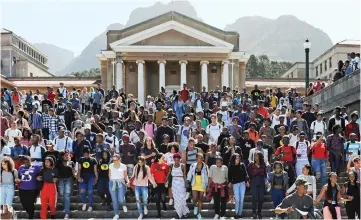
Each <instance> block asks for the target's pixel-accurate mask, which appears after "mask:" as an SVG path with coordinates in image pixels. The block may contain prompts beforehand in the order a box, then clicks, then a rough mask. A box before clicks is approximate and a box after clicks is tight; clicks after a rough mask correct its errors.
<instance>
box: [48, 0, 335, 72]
mask: <svg viewBox="0 0 361 220" xmlns="http://www.w3.org/2000/svg"><path fill="white" fill-rule="evenodd" d="M169 11H176V12H179V13H181V14H184V15H186V16H188V17H191V18H193V19H197V20H199V21H202V19H201V18H199V17H198V14H197V11H196V10H195V8H194V7H193V6H192V5H191V4H190V3H189V2H188V1H173V2H169V3H168V4H163V3H160V2H156V3H155V4H154V5H152V6H149V7H139V8H136V9H134V10H133V11H132V12H131V14H130V15H129V20H128V21H127V22H126V23H125V25H122V24H120V23H113V24H110V25H109V26H108V27H107V28H106V29H105V31H104V32H102V33H100V34H99V35H98V36H96V37H95V38H94V39H93V40H92V41H91V42H89V44H88V45H87V46H86V47H85V48H84V49H83V51H82V52H81V54H80V55H79V56H77V57H74V58H73V59H72V60H71V61H70V62H69V63H68V64H67V65H66V66H64V68H62V69H61V70H59V71H56V72H55V74H57V75H65V74H69V73H71V72H75V71H82V70H87V69H90V68H96V67H99V65H100V64H99V61H98V60H97V58H96V54H98V53H99V52H100V51H101V50H103V49H106V33H107V31H108V30H121V29H123V28H127V27H129V26H132V25H135V24H137V23H140V22H143V21H145V20H148V19H151V18H154V17H156V16H159V15H161V14H164V13H167V12H169ZM202 22H204V21H202ZM209 25H212V24H209ZM223 30H225V31H237V32H238V33H239V34H240V50H242V51H246V53H247V54H248V55H251V54H255V55H262V54H265V55H267V56H268V57H269V58H270V60H284V61H290V62H295V61H300V60H304V49H303V42H304V40H305V39H306V38H308V39H309V40H310V41H311V42H312V49H311V53H310V58H311V60H312V59H314V58H315V57H317V56H318V55H320V54H321V53H323V52H324V51H325V50H327V49H328V48H330V47H331V46H332V45H333V44H332V41H331V39H330V37H329V36H328V35H327V34H326V33H325V32H323V31H322V30H321V29H319V28H316V27H314V26H312V25H310V24H308V23H306V22H305V21H302V20H299V19H298V18H297V17H295V16H293V15H281V16H279V17H278V18H276V19H270V18H265V17H262V16H243V17H240V18H238V19H237V20H235V22H234V23H232V24H227V25H226V26H225V28H224V29H223ZM50 58H51V57H49V59H50Z"/></svg>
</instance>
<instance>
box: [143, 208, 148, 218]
mask: <svg viewBox="0 0 361 220" xmlns="http://www.w3.org/2000/svg"><path fill="white" fill-rule="evenodd" d="M144 215H148V208H147V207H146V206H144ZM142 216H143V215H142Z"/></svg>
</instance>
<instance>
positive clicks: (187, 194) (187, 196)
mask: <svg viewBox="0 0 361 220" xmlns="http://www.w3.org/2000/svg"><path fill="white" fill-rule="evenodd" d="M189 195H190V193H189V192H187V193H186V200H188V199H189Z"/></svg>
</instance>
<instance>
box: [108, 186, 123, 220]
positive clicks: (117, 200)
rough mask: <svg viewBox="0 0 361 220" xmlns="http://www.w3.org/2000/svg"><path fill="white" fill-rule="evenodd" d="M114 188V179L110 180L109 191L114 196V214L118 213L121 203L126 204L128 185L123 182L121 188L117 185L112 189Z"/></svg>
mask: <svg viewBox="0 0 361 220" xmlns="http://www.w3.org/2000/svg"><path fill="white" fill-rule="evenodd" d="M112 188H113V181H109V192H110V195H111V197H112V202H113V211H114V215H118V211H119V204H120V205H121V206H124V205H125V192H126V187H125V185H123V184H122V185H121V187H120V188H118V187H115V190H114V191H113V190H112Z"/></svg>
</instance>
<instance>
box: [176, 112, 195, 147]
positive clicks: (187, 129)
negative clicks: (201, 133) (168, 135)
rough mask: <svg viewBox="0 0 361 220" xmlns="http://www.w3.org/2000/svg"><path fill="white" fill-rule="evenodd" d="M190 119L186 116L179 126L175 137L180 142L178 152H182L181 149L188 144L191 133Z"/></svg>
mask: <svg viewBox="0 0 361 220" xmlns="http://www.w3.org/2000/svg"><path fill="white" fill-rule="evenodd" d="M190 121H191V119H190V118H189V117H188V116H187V117H185V118H184V123H183V125H182V126H180V127H179V129H178V133H177V137H178V142H179V143H180V147H179V153H183V151H184V150H185V149H186V148H187V146H188V139H189V138H190V137H191V135H192V128H191V126H190Z"/></svg>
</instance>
